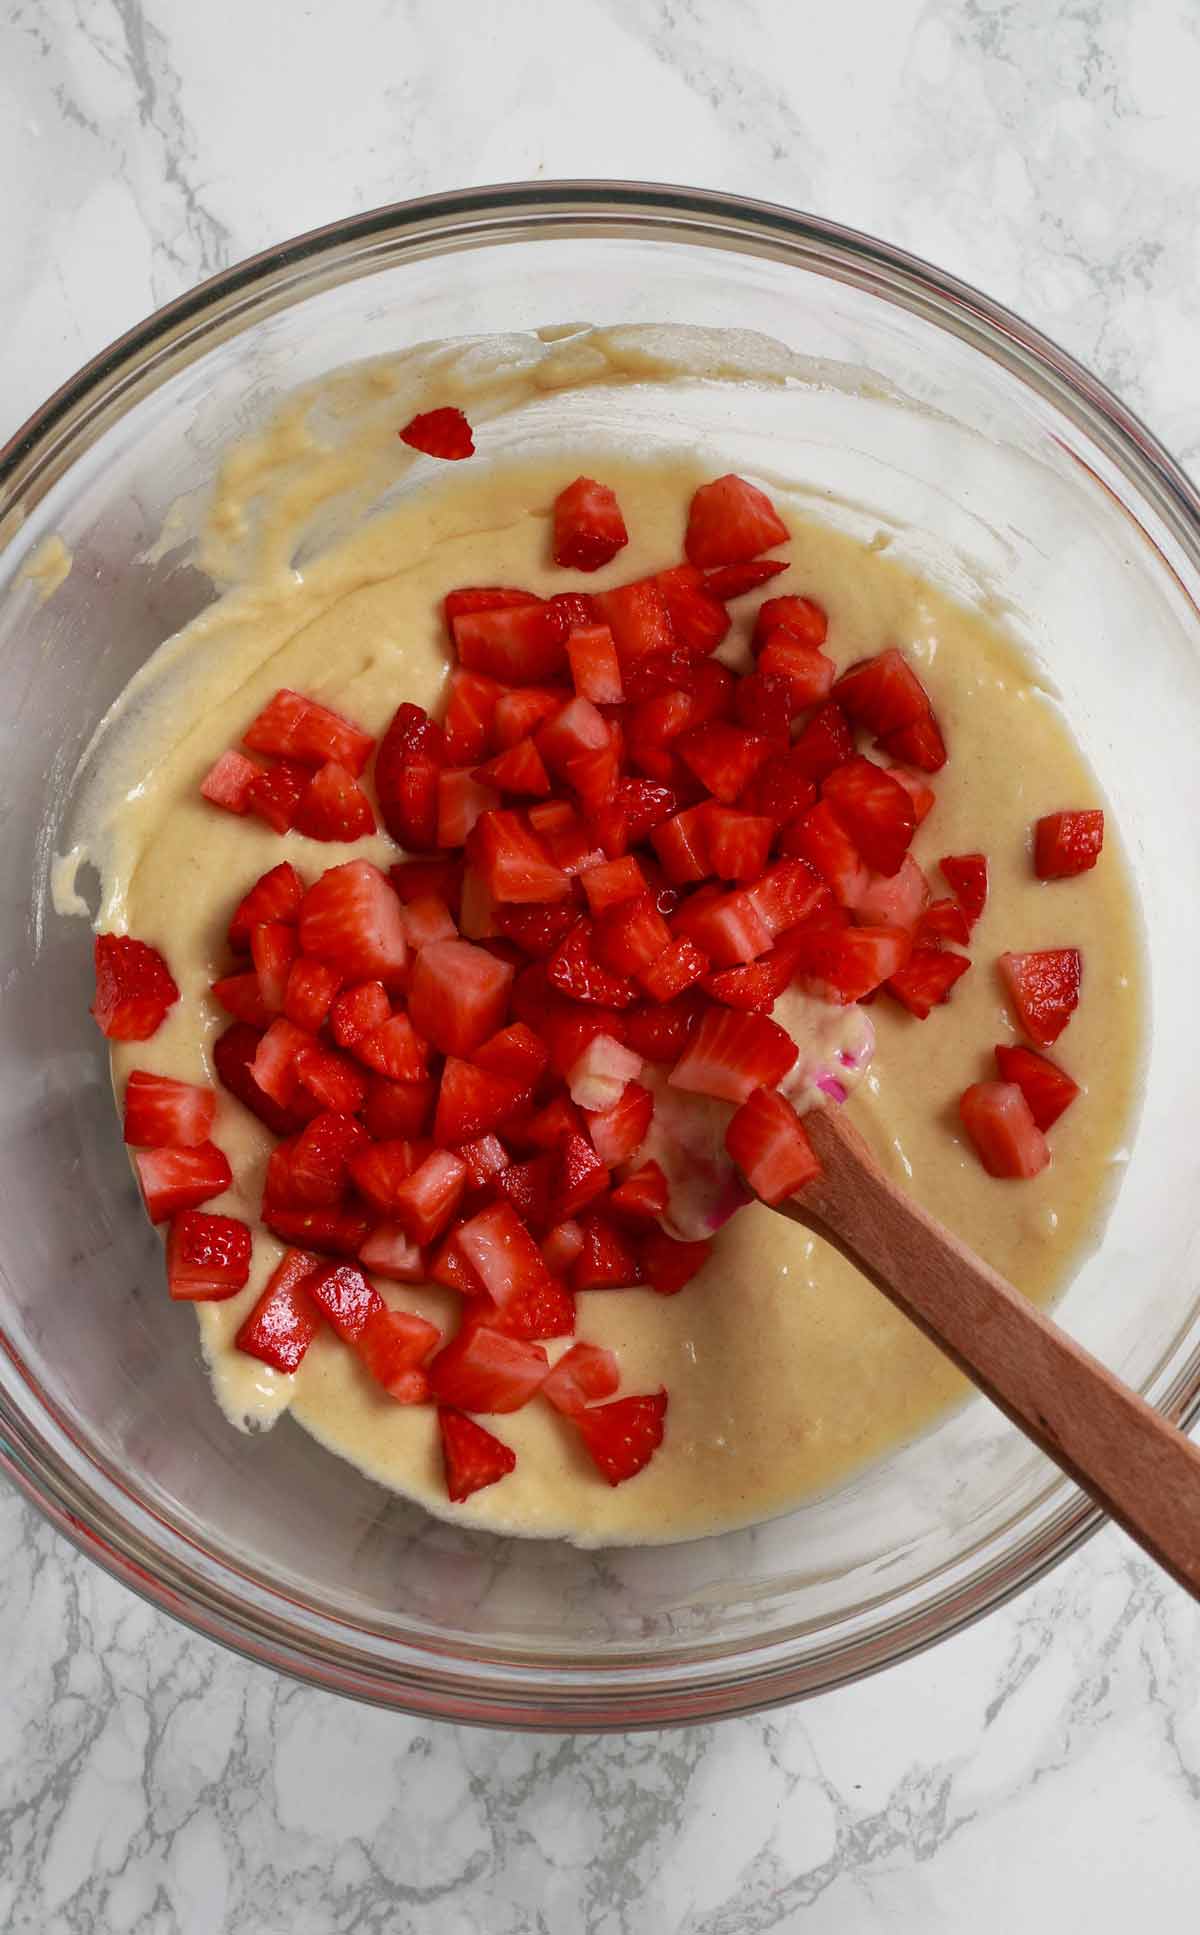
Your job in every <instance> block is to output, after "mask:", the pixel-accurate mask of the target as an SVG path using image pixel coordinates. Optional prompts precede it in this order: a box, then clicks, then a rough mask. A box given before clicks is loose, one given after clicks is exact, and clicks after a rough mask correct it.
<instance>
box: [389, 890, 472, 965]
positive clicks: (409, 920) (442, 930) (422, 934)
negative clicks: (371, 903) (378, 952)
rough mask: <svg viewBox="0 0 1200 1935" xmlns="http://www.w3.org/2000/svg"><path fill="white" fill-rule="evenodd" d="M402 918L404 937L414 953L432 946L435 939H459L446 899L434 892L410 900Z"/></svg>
mask: <svg viewBox="0 0 1200 1935" xmlns="http://www.w3.org/2000/svg"><path fill="white" fill-rule="evenodd" d="M402 918H403V921H404V937H405V939H406V940H407V942H408V944H409V946H410V947H411V948H412V949H413V951H414V953H415V952H416V950H417V949H418V948H422V947H429V946H431V945H432V943H433V942H434V941H452V940H455V939H457V936H458V929H457V927H455V925H454V920H453V917H452V915H451V913H450V909H449V908H448V907H447V905H446V903H445V901H444V900H440V899H438V898H437V897H436V896H435V895H433V894H429V895H426V896H425V897H424V898H422V899H420V900H411V901H409V902H408V904H407V906H406V907H405V909H404V914H403V916H402Z"/></svg>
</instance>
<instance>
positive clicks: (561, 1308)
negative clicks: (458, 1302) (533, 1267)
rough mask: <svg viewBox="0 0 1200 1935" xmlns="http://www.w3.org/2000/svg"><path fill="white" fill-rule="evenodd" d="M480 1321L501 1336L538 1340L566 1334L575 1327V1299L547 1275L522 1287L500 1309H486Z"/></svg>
mask: <svg viewBox="0 0 1200 1935" xmlns="http://www.w3.org/2000/svg"><path fill="white" fill-rule="evenodd" d="M472 1320H473V1321H475V1322H484V1323H485V1327H486V1328H487V1329H489V1330H497V1331H500V1332H501V1333H502V1334H503V1335H504V1336H505V1337H522V1338H525V1339H526V1340H528V1341H530V1342H539V1341H540V1340H541V1339H543V1338H546V1337H570V1336H572V1335H573V1333H574V1330H575V1299H574V1297H573V1296H572V1295H571V1292H570V1291H569V1290H568V1289H567V1288H566V1287H565V1285H563V1284H561V1283H559V1282H558V1281H557V1279H556V1278H554V1277H551V1276H547V1278H546V1280H545V1282H544V1283H539V1284H535V1285H534V1286H533V1287H532V1288H530V1289H527V1290H523V1291H522V1292H521V1293H520V1295H519V1296H516V1297H513V1298H512V1299H511V1300H510V1302H508V1303H506V1304H505V1306H504V1308H503V1310H492V1309H489V1311H488V1313H487V1317H486V1320H485V1319H483V1318H476V1317H473V1319H472Z"/></svg>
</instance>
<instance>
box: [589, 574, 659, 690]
mask: <svg viewBox="0 0 1200 1935" xmlns="http://www.w3.org/2000/svg"><path fill="white" fill-rule="evenodd" d="M595 604H596V608H597V616H598V620H599V622H600V623H601V624H604V625H607V626H608V628H609V630H610V631H611V633H612V635H613V643H614V645H615V646H616V648H617V657H618V658H619V660H620V661H621V673H622V678H623V679H625V680H626V681H627V679H628V667H629V665H630V664H631V662H633V661H634V660H636V659H640V658H643V657H646V656H648V655H649V654H651V653H658V652H669V651H670V650H671V647H672V646H673V644H674V643H675V639H674V634H673V632H672V630H671V621H670V619H669V618H668V616H667V607H666V601H665V599H664V598H663V595H662V592H661V591H660V590H659V587H658V585H657V584H656V583H655V581H654V579H653V578H640V579H638V580H637V582H636V583H634V584H628V585H617V586H615V587H614V589H613V590H611V591H601V592H598V593H597V594H596V597H595ZM627 696H629V695H628V692H627Z"/></svg>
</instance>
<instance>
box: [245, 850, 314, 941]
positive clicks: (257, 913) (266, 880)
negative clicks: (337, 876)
mask: <svg viewBox="0 0 1200 1935" xmlns="http://www.w3.org/2000/svg"><path fill="white" fill-rule="evenodd" d="M303 899H304V882H303V880H302V879H301V877H300V875H299V874H298V873H297V872H296V869H295V867H293V866H292V864H291V862H290V861H288V860H284V861H281V862H280V864H279V866H277V867H272V868H271V870H270V872H269V873H264V874H263V875H262V877H261V878H260V879H258V880H256V881H255V883H254V885H253V887H251V889H250V891H249V893H248V894H246V895H245V896H244V898H243V899H242V900H240V901H239V902H238V904H237V907H236V908H235V909H234V914H233V919H232V920H231V921H230V923H229V945H230V947H231V948H233V950H234V952H235V953H238V954H242V953H245V952H246V951H247V950H248V949H249V946H250V934H251V930H252V929H253V928H255V927H259V926H262V925H264V924H265V923H267V922H269V921H285V922H287V921H295V920H297V919H298V918H299V914H300V903H301V901H302V900H303Z"/></svg>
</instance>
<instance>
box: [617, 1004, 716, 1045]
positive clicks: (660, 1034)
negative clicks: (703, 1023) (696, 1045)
mask: <svg viewBox="0 0 1200 1935" xmlns="http://www.w3.org/2000/svg"><path fill="white" fill-rule="evenodd" d="M708 1007H709V1003H708V1002H707V1001H706V1000H705V999H704V997H703V996H702V995H701V994H700V992H699V990H698V989H696V988H689V989H688V990H687V992H686V993H685V994H681V995H677V996H676V997H675V999H674V1000H672V1001H666V1002H663V1003H661V1004H660V1003H658V1002H654V1001H647V1002H639V1003H638V1005H637V1006H636V1007H633V1008H629V1009H627V1010H626V1012H625V1014H624V1015H623V1016H622V1021H623V1023H624V1032H625V1040H626V1042H627V1044H628V1046H629V1047H630V1048H632V1049H633V1050H634V1051H635V1052H636V1053H637V1054H639V1055H641V1056H643V1057H644V1059H645V1060H646V1061H648V1062H673V1061H675V1060H676V1059H677V1058H678V1057H679V1056H680V1055H681V1054H682V1053H683V1051H684V1049H685V1048H686V1047H687V1044H688V1041H689V1039H690V1038H691V1036H692V1035H693V1034H694V1033H695V1031H696V1029H697V1028H698V1027H699V1026H700V1020H701V1017H702V1016H703V1015H704V1014H706V1013H707V1011H708Z"/></svg>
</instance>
